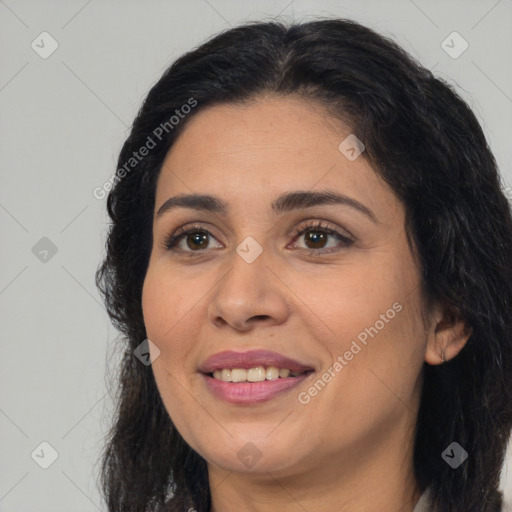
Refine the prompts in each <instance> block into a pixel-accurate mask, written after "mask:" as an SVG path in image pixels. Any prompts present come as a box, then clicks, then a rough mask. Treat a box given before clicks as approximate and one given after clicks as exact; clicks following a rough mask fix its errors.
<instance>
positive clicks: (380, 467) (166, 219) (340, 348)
mask: <svg viewBox="0 0 512 512" xmlns="http://www.w3.org/2000/svg"><path fill="white" fill-rule="evenodd" d="M114 181H115V184H114V188H113V189H112V191H111V192H110V194H109V197H108V212H109V215H110V217H111V219H112V225H111V228H110V232H109V236H108V242H107V253H106V257H105V260H104V262H103V264H102V266H101V267H100V269H99V270H98V275H97V281H98V285H99V287H100V289H101V290H102V292H103V294H104V296H105V301H106V304H107V308H108V311H109V314H110V316H111V318H112V320H113V322H114V323H115V325H116V326H117V327H118V328H119V329H120V331H121V332H122V333H123V334H124V343H126V350H125V357H124V360H123V362H122V368H121V375H120V390H119V392H120V394H119V400H118V407H117V413H116V418H115V423H114V425H113V428H112V431H111V435H110V438H109V440H108V444H107V445H106V449H105V453H104V458H103V472H102V482H103V492H104V494H105V498H106V501H107V503H108V507H109V510H110V511H121V510H122V511H137V512H140V511H142V510H179V511H182V510H183V511H185V510H197V511H211V512H219V511H231V510H236V511H244V510H247V511H249V510H251V511H268V510H279V511H288V510H317V511H324V510H338V511H341V510H343V511H350V512H357V511H363V510H378V511H389V512H392V511H393V512H395V511H396V512H398V511H400V512H412V511H414V512H420V511H421V512H424V511H435V512H455V511H456V512H461V511H464V512H482V511H485V512H491V511H492V512H494V511H499V510H501V506H502V505H501V495H500V493H499V491H498V490H497V487H498V483H499V476H500V470H501V466H502V462H503V457H504V452H505V448H506V444H507V441H508V438H509V434H510V429H511V427H512V405H511V404H512V401H511V396H510V389H511V388H512V372H511V364H512V308H511V304H512V265H511V261H510V254H511V245H512V219H511V214H510V207H509V204H508V202H507V200H506V197H505V196H504V194H503V192H502V190H501V186H500V179H499V175H498V172H497V169H496V163H495V160H494V158H493V156H492V154H491V152H490V150H489V148H488V146H487V143H486V140H485V138H484V135H483V133H482V130H481V128H480V126H479V124H478V122H477V120H476V118H475V116H474V115H473V113H472V112H471V111H470V109H469V108H468V106H467V105H466V104H465V103H464V102H463V101H462V100H461V99H460V98H459V97H458V96H457V94H456V93H455V92H454V91H453V90H452V89H451V88H450V87H449V86H448V85H446V84H445V83H443V82H442V81H440V80H439V79H436V78H434V77H433V76H432V74H431V73H430V72H429V71H428V70H426V69H425V68H423V67H421V66H420V65H419V64H418V63H416V62H414V61H413V60H412V59H411V57H409V56H408V55H407V54H406V53H405V52H404V51H403V50H402V49H400V48H399V47H398V46H397V45H396V44H395V43H393V42H392V41H390V40H388V39H386V38H383V37H381V36H379V35H377V34H376V33H374V32H373V31H371V30H369V29H367V28H365V27H363V26H361V25H359V24H357V23H355V22H352V21H347V20H325V21H315V22H310V23H304V24H298V25H293V26H291V27H287V26H285V25H283V24H279V23H260V24H248V25H245V26H241V27H238V28H234V29H232V30H228V31H227V32H224V33H222V34H220V35H218V36H217V37H214V38H213V39H211V40H210V41H208V42H207V43H205V44H204V45H202V46H200V47H199V48H197V49H196V50H194V51H192V52H190V53H187V54H186V55H184V56H182V57H181V58H180V59H178V60H177V61H176V62H175V63H174V64H173V65H172V66H171V67H170V68H169V69H168V70H167V71H166V73H165V74H164V76H163V77H162V78H161V79H160V80H159V82H158V83H157V84H156V85H155V86H154V87H153V88H152V90H151V91H150V92H149V94H148V97H147V98H146V100H145V102H144V105H143V106H142V108H141V110H140V112H139V114H138V116H137V118H136V119H135V122H134V124H133V128H132V131H131V134H130V136H129V137H128V139H127V140H126V142H125V144H124V146H123V149H122V151H121V154H120V157H119V167H118V171H117V174H116V179H115V180H114ZM150 363H151V364H150Z"/></svg>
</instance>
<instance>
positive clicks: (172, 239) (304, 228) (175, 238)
mask: <svg viewBox="0 0 512 512" xmlns="http://www.w3.org/2000/svg"><path fill="white" fill-rule="evenodd" d="M314 230H318V231H322V232H324V233H327V234H328V235H332V236H334V237H337V238H338V240H339V241H340V242H341V243H342V248H347V247H349V246H350V245H352V244H353V243H354V242H355V238H354V237H353V235H352V234H349V232H348V231H347V230H344V231H345V232H346V233H347V234H343V233H341V232H340V228H337V227H332V226H331V225H329V223H327V221H322V220H320V219H310V220H307V221H303V222H302V223H300V225H299V226H298V227H294V228H293V229H292V230H291V231H290V232H289V234H288V235H287V236H288V237H293V238H292V243H293V244H294V245H295V243H296V240H297V238H299V237H300V236H301V235H303V234H304V233H306V232H308V231H314ZM194 232H203V233H206V234H207V235H208V236H211V237H212V238H214V239H215V240H217V241H218V242H219V243H222V242H220V241H219V240H218V238H217V237H216V236H215V235H213V234H212V233H211V230H210V229H209V228H206V227H205V226H204V225H203V224H200V223H192V224H190V225H189V224H186V225H185V226H182V227H179V228H177V229H176V230H175V231H173V232H172V233H171V234H170V235H168V236H166V237H165V238H164V241H163V244H162V245H163V248H164V249H165V250H167V251H174V252H180V253H181V254H186V255H188V256H194V255H200V254H204V253H205V252H206V250H198V251H191V250H190V251H188V250H182V249H177V248H176V244H177V243H179V242H180V241H181V239H182V238H183V237H184V236H186V235H188V234H190V233H194ZM329 249H330V250H329ZM332 249H333V248H332V247H331V248H328V249H327V250H326V249H316V250H315V249H304V248H302V247H300V248H298V250H302V251H307V252H311V253H312V254H326V253H329V252H334V251H333V250H332Z"/></svg>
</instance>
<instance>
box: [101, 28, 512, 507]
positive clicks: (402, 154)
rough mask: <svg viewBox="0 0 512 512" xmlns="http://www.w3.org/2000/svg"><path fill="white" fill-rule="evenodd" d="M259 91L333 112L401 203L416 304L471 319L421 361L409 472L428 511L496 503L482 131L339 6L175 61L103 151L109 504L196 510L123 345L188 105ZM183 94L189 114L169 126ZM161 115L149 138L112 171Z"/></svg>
mask: <svg viewBox="0 0 512 512" xmlns="http://www.w3.org/2000/svg"><path fill="white" fill-rule="evenodd" d="M269 93H270V94H275V95H299V96H300V97H303V98H304V99H305V100H307V101H317V102H320V103H321V104H322V105H323V106H325V107H327V109H328V112H329V114H330V115H333V116H336V117H337V118H339V119H342V120H343V121H344V122H345V123H346V124H347V125H348V126H349V127H350V129H351V131H352V133H354V134H355V135H356V136H357V137H358V138H359V139H361V140H362V141H364V144H365V146H366V151H365V153H364V157H365V158H367V159H368V160H369V162H370V163H371V165H372V167H373V169H374V170H375V172H376V173H378V175H380V176H381V177H382V178H383V179H384V180H385V181H386V182H387V183H388V184H389V185H390V186H391V187H392V189H393V190H394V192H395V194H396V195H397V197H398V198H399V199H400V200H401V201H402V202H403V204H404V207H405V212H406V226H405V228H406V231H407V235H408V237H409V240H410V241H411V242H413V245H414V247H415V248H416V250H417V252H416V255H417V259H418V264H419V268H420V271H421V278H422V287H423V292H424V297H425V301H426V304H432V303H433V302H434V301H437V302H440V303H442V304H443V305H445V306H446V307H447V308H450V309H451V310H452V311H453V312H454V314H457V315H460V317H462V318H463V319H464V320H465V321H466V323H467V324H468V325H469V326H470V327H471V329H472V335H471V336H470V338H469V340H468V342H467V343H466V345H465V347H464V348H463V349H462V350H461V352H460V353H459V354H458V355H457V356H456V357H455V358H453V359H452V360H451V361H449V362H447V363H445V364H443V365H439V366H431V365H428V364H427V363H425V364H424V367H423V369H422V371H423V372H424V380H423V388H422V395H421V402H420V408H419V413H418V418H417V426H416V431H415V439H414V461H413V462H414V473H415V477H416V479H417V481H418V483H419V485H420V487H421V489H423V490H424V489H426V488H427V487H428V488H430V489H431V496H432V498H433V507H434V508H433V510H435V512H461V511H464V512H483V511H485V512H497V511H500V510H501V506H502V505H501V493H500V492H499V491H498V485H499V479H500V472H501V467H502V464H503V461H504V454H505V450H506V446H507V442H508V439H509V435H510V431H511V428H512V396H511V394H512V391H511V390H512V265H511V255H512V217H511V209H510V205H509V203H508V201H507V198H506V197H505V194H504V193H503V187H502V183H501V180H500V177H499V173H498V170H497V165H496V162H495V159H494V157H493V155H492V153H491V151H490V149H489V146H488V144H487V142H486V139H485V136H484V134H483V132H482V129H481V127H480V125H479V123H478V121H477V119H476V117H475V115H474V114H473V112H472V111H471V109H470V108H469V107H468V105H467V104H466V103H465V102H464V101H463V100H462V99H461V98H460V97H459V96H458V94H457V93H456V92H455V90H454V88H453V87H452V86H451V85H449V84H448V83H446V82H444V81H443V80H440V79H439V78H435V77H434V76H433V75H432V73H431V72H430V71H429V70H427V69H426V68H424V67H422V66H421V65H420V64H419V63H417V62H416V61H415V60H414V59H413V58H411V57H410V56H409V55H408V54H407V53H406V52H405V51H404V50H403V49H402V48H400V47H399V46H398V45H397V44H396V43H394V42H393V41H392V40H390V39H389V38H386V37H383V36H381V35H379V34H377V33H375V32H374V31H372V30H371V29H369V28H367V27H364V26H362V25H360V24H358V23H356V22H354V21H350V20H342V19H326V20H316V21H311V22H305V23H299V24H291V25H288V24H285V23H281V22H259V23H248V24H245V25H242V26H239V27H236V28H233V29H230V30H227V31H225V32H222V33H220V34H218V35H216V36H215V37H213V38H211V39H209V40H208V41H207V42H205V43H204V44H202V45H201V46H199V47H198V48H196V49H194V50H193V51H190V52H189V53H186V54H184V55H183V56H181V57H180V58H178V59H177V60H176V61H175V62H174V63H173V64H172V65H171V66H170V67H169V68H168V69H167V71H166V72H165V73H164V75H163V76H162V77H161V78H160V79H159V80H158V82H157V83H156V84H155V85H154V86H153V87H152V89H151V90H150V92H149V93H148V95H147V97H146V99H145V101H144V102H143V105H142V107H141V109H140V111H139V112H138V114H137V116H136V119H135V121H134V123H133V126H132V128H131V132H130V134H129V136H128V138H127V139H126V141H125V143H124V145H123V147H122V150H121V153H120V155H119V160H118V169H121V168H122V167H123V166H124V168H125V172H124V173H118V175H117V179H116V180H115V182H114V186H113V188H112V189H111V191H110V193H109V195H108V199H107V209H108V214H109V216H110V219H111V223H110V227H109V231H108V238H107V242H106V254H105V258H104V260H103V261H102V263H101V265H100V266H99V268H98V270H97V274H96V282H97V286H98V288H99V289H100V291H101V293H102V295H103V298H104V301H105V304H106V307H107V311H108V314H109V316H110V318H111V320H112V322H113V324H114V325H115V327H116V328H117V329H118V330H119V331H120V332H121V333H122V336H121V339H120V343H122V346H123V356H122V361H121V362H120V371H119V375H118V378H119V382H118V387H117V397H116V410H115V416H114V420H113V424H112V427H111V429H110V432H109V434H108V438H107V440H106V444H105V447H104V450H103V453H102V456H101V457H102V465H101V475H100V476H101V485H102V493H103V496H104V498H105V500H106V503H107V505H108V510H109V511H110V512H141V511H157V510H158V511H174V510H176V511H178V510H179V511H184V510H187V508H194V509H196V510H197V511H198V512H208V511H209V507H210V504H211V503H210V502H211V497H210V490H209V485H208V474H207V466H206V461H205V460H204V459H203V458H202V457H201V456H200V455H199V454H198V453H196V452H195V451H194V450H192V449H191V448H190V447H189V446H188V445H187V444H186V443H185V441H184V440H183V438H182V437H181V435H180V433H179V432H178V431H177V430H176V428H175V427H174V425H173V423H172V420H171V419H170V417H169V415H168V413H167V411H166V409H165V407H164V405H163V402H162V400H161V397H160V395H159V392H158V390H157V387H156V383H155V379H154V376H153V372H152V369H151V366H145V365H143V364H141V363H140V362H139V361H138V360H137V359H136V358H135V357H134V354H133V352H134V349H135V348H136V347H137V346H138V345H139V344H140V343H141V342H142V341H143V340H144V339H146V331H145V327H144V321H143V316H142V306H141V296H142V285H143V282H144V277H145V273H146V270H147V266H148V261H149V256H150V253H151V246H152V219H153V211H154V206H155V204H154V203H155V190H156V181H157V178H158V175H159V172H160V169H161V166H162V163H163V160H164V158H165V156H166V154H167V153H168V151H169V149H170V148H171V147H172V145H173V144H174V142H175V141H176V140H177V137H178V136H179V134H180V133H181V132H182V131H183V129H184V128H185V127H186V126H187V122H188V121H189V119H190V118H192V117H193V116H194V115H196V114H197V113H198V112H200V111H201V110H202V109H204V108H206V107H208V106H210V105H213V104H219V103H231V104H236V103H240V102H245V101H249V100H251V99H253V98H256V97H258V96H259V95H262V94H269ZM192 99H193V101H196V102H197V103H196V106H195V107H194V108H193V109H188V110H191V111H190V113H188V114H187V115H183V116H180V120H179V122H178V123H176V124H172V125H171V124H169V119H170V117H171V116H172V115H173V114H175V113H178V112H177V111H179V112H185V109H183V105H186V104H187V103H188V104H189V105H190V104H192V101H191V100H192ZM188 110H187V111H188ZM166 122H167V125H165V123H166ZM162 126H166V129H165V130H162V129H160V131H159V132H157V133H159V134H160V139H159V140H158V141H157V144H156V147H154V148H153V149H151V151H149V152H148V154H147V156H145V157H144V158H142V159H140V161H138V162H137V163H136V164H135V165H133V168H130V169H128V170H126V169H127V168H126V163H127V162H129V161H130V158H132V157H133V154H134V152H137V151H138V150H139V149H140V148H141V147H142V146H144V145H145V144H147V141H148V140H149V139H148V137H151V138H152V139H155V136H154V134H155V129H156V128H157V127H162ZM160 132H162V133H160ZM132 163H133V162H132ZM453 441H456V442H458V443H459V444H460V445H461V446H462V447H463V448H464V449H465V450H466V451H467V452H468V454H469V458H468V459H467V460H466V462H464V463H463V464H462V465H461V466H460V467H459V468H458V469H452V468H451V467H450V466H449V465H448V464H447V463H446V462H445V461H444V460H443V459H442V457H441V453H442V452H443V450H444V449H445V448H446V447H447V446H448V445H449V444H451V443H452V442H453Z"/></svg>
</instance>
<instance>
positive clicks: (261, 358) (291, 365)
mask: <svg viewBox="0 0 512 512" xmlns="http://www.w3.org/2000/svg"><path fill="white" fill-rule="evenodd" d="M256 366H264V367H265V368H268V367H269V366H275V367H277V368H288V369H289V370H291V371H294V372H306V373H303V374H302V375H298V376H296V377H285V378H282V377H279V378H278V379H274V380H264V381H262V382H224V381H222V380H218V379H215V378H213V377H212V376H211V375H210V374H211V373H213V372H214V371H215V370H222V369H224V368H230V369H232V368H243V369H245V370H248V369H249V368H254V367H256ZM199 371H200V372H201V373H202V374H203V379H204V380H205V383H206V385H207V387H208V389H209V391H210V392H211V393H212V394H213V395H214V396H216V397H217V398H219V399H221V400H224V401H226V402H230V403H233V404H240V405H244V404H245V405H250V404H256V403H260V402H265V401H267V400H270V399H272V398H275V397H277V396H278V395H281V394H282V393H285V392H286V391H289V390H290V389H292V388H294V387H295V386H298V385H299V384H300V383H301V382H303V381H304V380H305V379H307V378H308V377H310V376H311V375H312V374H313V373H314V368H313V367H312V366H311V365H307V364H305V363H302V362H300V361H296V360H295V359H291V358H289V357H286V356H284V355H282V354H279V353H277V352H272V351H270V350H262V349H256V350H248V351H245V352H235V351H233V350H226V351H224V352H219V353H218V354H214V355H213V356H210V357H209V358H208V359H206V361H205V362H204V363H203V364H202V365H201V366H200V368H199Z"/></svg>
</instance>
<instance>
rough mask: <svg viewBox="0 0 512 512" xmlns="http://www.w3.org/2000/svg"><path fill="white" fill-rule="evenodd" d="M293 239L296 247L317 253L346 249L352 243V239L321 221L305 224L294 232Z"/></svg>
mask: <svg viewBox="0 0 512 512" xmlns="http://www.w3.org/2000/svg"><path fill="white" fill-rule="evenodd" d="M294 241H295V247H296V248H298V249H303V250H310V251H311V252H312V253H318V254H323V253H327V252H335V251H339V250H342V249H348V248H349V247H350V246H351V245H352V244H353V243H354V240H351V239H350V238H348V237H346V236H343V235H342V234H341V233H339V232H338V231H336V230H335V229H332V228H330V227H328V226H324V225H322V223H315V224H311V225H306V226H305V227H304V228H303V229H302V230H300V231H299V232H298V233H297V234H296V236H295V238H294Z"/></svg>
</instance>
